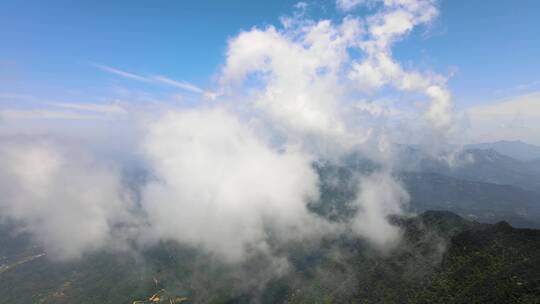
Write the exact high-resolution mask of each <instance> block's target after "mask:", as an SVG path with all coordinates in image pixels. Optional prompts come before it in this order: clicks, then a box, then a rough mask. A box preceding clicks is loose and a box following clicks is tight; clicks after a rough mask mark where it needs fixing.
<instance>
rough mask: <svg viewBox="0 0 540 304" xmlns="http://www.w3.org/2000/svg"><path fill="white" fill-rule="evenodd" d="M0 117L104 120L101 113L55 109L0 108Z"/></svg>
mask: <svg viewBox="0 0 540 304" xmlns="http://www.w3.org/2000/svg"><path fill="white" fill-rule="evenodd" d="M0 119H4V120H26V119H28V120H34V119H67V120H105V119H107V118H106V117H104V116H103V115H96V114H85V113H79V112H76V111H55V110H14V109H8V110H0Z"/></svg>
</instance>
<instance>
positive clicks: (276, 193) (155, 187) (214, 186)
mask: <svg viewBox="0 0 540 304" xmlns="http://www.w3.org/2000/svg"><path fill="white" fill-rule="evenodd" d="M144 146H145V151H146V152H145V153H146V155H147V156H148V158H149V163H150V164H151V165H152V168H153V169H154V174H155V175H156V177H157V181H156V182H153V183H151V184H149V185H148V186H147V187H146V189H145V191H144V199H143V207H144V209H145V210H146V212H147V213H148V216H149V220H150V222H151V223H152V228H151V229H152V231H151V232H150V236H156V237H157V238H168V239H174V240H177V241H180V242H183V243H188V244H191V245H194V246H201V247H202V248H205V249H206V250H207V251H209V252H211V253H214V254H217V255H218V256H220V257H223V258H225V259H226V260H228V261H233V262H237V261H239V260H241V259H242V258H244V257H245V255H246V254H247V253H249V252H250V250H251V251H253V250H258V251H263V252H264V251H265V250H267V241H268V235H267V233H268V232H269V231H273V232H274V233H273V237H276V238H278V239H281V240H283V239H294V238H297V237H306V236H309V235H311V234H315V235H318V234H319V231H318V229H317V225H320V224H322V222H319V220H318V218H317V217H315V216H314V214H313V213H310V212H308V209H307V207H306V204H307V202H308V201H309V200H310V199H316V198H317V197H318V188H317V183H318V179H317V176H316V174H315V172H314V171H313V169H312V167H311V158H310V157H309V156H308V155H306V154H304V153H302V152H300V151H298V150H297V149H295V148H292V147H289V148H287V149H286V150H284V151H282V152H278V151H276V150H275V149H273V148H271V147H270V146H268V144H267V143H265V142H262V141H261V140H260V139H259V138H258V136H257V135H256V134H255V133H254V131H253V130H251V129H250V128H249V127H247V126H246V125H244V124H243V123H242V122H241V121H239V120H238V119H237V118H236V117H235V115H233V114H230V113H228V112H227V111H224V110H221V109H199V110H190V111H182V112H169V113H166V114H165V115H164V116H163V117H162V118H161V119H159V120H157V121H156V122H154V123H152V124H150V125H149V129H148V135H147V137H146V141H145V144H144Z"/></svg>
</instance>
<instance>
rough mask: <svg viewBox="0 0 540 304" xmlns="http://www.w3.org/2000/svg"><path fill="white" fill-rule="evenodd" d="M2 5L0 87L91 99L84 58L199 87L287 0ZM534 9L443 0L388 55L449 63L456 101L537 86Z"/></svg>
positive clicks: (100, 76)
mask: <svg viewBox="0 0 540 304" xmlns="http://www.w3.org/2000/svg"><path fill="white" fill-rule="evenodd" d="M1 3H2V4H0V5H1V6H2V9H1V10H0V41H2V47H1V48H0V69H1V72H0V77H1V78H2V84H1V85H0V89H1V92H2V93H4V94H8V93H9V94H25V95H28V94H30V95H33V96H34V95H35V96H38V97H40V96H42V97H46V98H51V99H57V98H60V99H70V98H75V97H77V98H82V97H84V98H90V99H91V95H92V94H96V95H99V94H104V93H103V92H100V91H101V90H102V89H103V88H104V87H105V86H106V85H107V84H108V83H109V82H110V81H111V76H110V75H107V74H104V73H103V72H102V71H100V70H99V69H96V68H95V66H93V65H92V63H100V64H106V65H109V66H112V67H116V68H119V69H122V70H126V71H132V72H137V73H143V74H144V73H156V74H162V75H166V76H168V77H171V78H173V79H181V80H185V81H189V82H191V83H195V84H198V85H201V86H205V85H207V84H208V83H209V82H211V80H212V76H213V74H214V73H215V72H216V69H217V68H218V67H219V65H220V64H222V63H223V58H224V52H225V47H226V41H227V39H228V38H230V37H232V36H234V35H236V34H237V33H238V32H239V31H240V30H241V29H250V28H251V27H252V26H265V25H268V24H277V23H278V22H279V17H280V16H282V15H284V14H288V13H290V10H291V7H292V6H293V5H294V3H295V2H294V1H265V2H264V3H263V2H257V1H190V2H187V1H153V2H149V1H45V2H44V1H25V2H20V1H2V2H1ZM317 3H318V4H319V5H320V6H323V7H324V8H323V9H319V10H313V14H314V15H316V16H315V17H322V18H337V17H339V14H338V13H337V12H336V10H335V8H334V4H333V3H332V2H328V3H324V2H320V1H319V2H317ZM323 10H325V11H326V12H324V11H323ZM538 11H540V2H538V1H526V0H521V1H498V0H497V1H489V5H487V2H484V1H458V0H454V1H448V0H446V1H444V0H443V1H441V3H440V12H441V16H440V17H439V18H438V20H437V21H436V22H435V23H434V24H432V25H430V26H429V27H428V28H425V27H424V28H420V29H418V30H416V31H415V32H414V33H412V35H411V36H410V37H409V38H408V39H406V40H404V41H402V42H400V43H398V44H397V45H396V47H395V49H394V55H395V57H396V58H397V59H398V60H400V61H401V62H403V63H405V65H407V63H409V64H410V65H412V66H415V67H419V68H422V69H428V70H433V71H436V72H438V73H443V74H448V73H451V72H452V71H454V72H455V75H454V76H453V77H452V78H451V80H450V81H449V87H450V89H451V90H452V92H453V94H454V96H455V102H456V104H457V105H458V106H463V105H468V104H471V103H485V102H489V101H490V100H493V99H497V98H501V97H504V96H507V95H509V94H515V93H521V92H520V91H522V90H528V89H540V84H536V83H535V82H537V81H539V80H540V72H539V71H540V59H539V57H540V19H539V18H536V16H535V15H536V14H537V12H538ZM359 13H360V14H361V13H362V12H361V11H360V12H359ZM137 85H140V84H137ZM525 86H530V87H527V88H525ZM88 94H90V96H88ZM77 95H80V96H77ZM96 97H97V96H96Z"/></svg>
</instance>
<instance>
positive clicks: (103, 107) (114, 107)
mask: <svg viewBox="0 0 540 304" xmlns="http://www.w3.org/2000/svg"><path fill="white" fill-rule="evenodd" d="M49 105H50V106H53V107H57V108H64V109H71V110H76V111H85V112H95V113H102V114H123V113H126V110H125V109H124V108H123V107H122V106H120V105H118V104H98V103H50V104H49Z"/></svg>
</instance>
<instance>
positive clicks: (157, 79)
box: [95, 64, 218, 99]
mask: <svg viewBox="0 0 540 304" xmlns="http://www.w3.org/2000/svg"><path fill="white" fill-rule="evenodd" d="M95 66H96V67H97V68H99V69H100V70H102V71H105V72H108V73H111V74H115V75H117V76H120V77H123V78H126V79H130V80H135V81H140V82H145V83H150V84H164V85H168V86H172V87H176V88H179V89H182V90H184V91H188V92H192V93H196V94H202V95H204V96H205V97H208V98H210V99H215V98H216V97H217V96H218V95H217V94H216V93H214V92H211V91H206V90H204V89H202V88H201V87H198V86H196V85H194V84H192V83H189V82H185V81H179V80H174V79H171V78H168V77H165V76H162V75H148V76H144V75H138V74H134V73H131V72H126V71H123V70H120V69H117V68H113V67H110V66H107V65H103V64H95Z"/></svg>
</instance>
